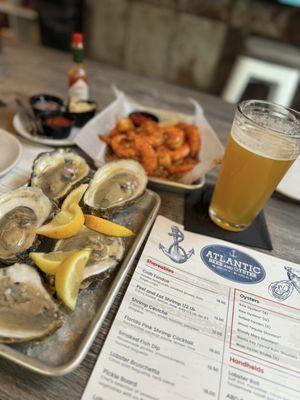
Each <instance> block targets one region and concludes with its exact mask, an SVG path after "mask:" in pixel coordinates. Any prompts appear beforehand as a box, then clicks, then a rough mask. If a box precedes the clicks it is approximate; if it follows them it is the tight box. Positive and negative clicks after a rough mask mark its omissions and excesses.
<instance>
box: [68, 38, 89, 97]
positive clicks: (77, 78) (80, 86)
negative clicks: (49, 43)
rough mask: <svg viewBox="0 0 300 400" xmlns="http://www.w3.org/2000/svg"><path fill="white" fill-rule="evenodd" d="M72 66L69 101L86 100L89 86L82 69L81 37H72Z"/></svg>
mask: <svg viewBox="0 0 300 400" xmlns="http://www.w3.org/2000/svg"><path fill="white" fill-rule="evenodd" d="M72 51H73V65H72V67H71V68H70V70H69V100H70V101H74V100H75V101H76V100H88V99H89V85H88V76H87V73H86V71H85V69H84V67H83V55H84V54H83V51H84V47H83V35H82V33H77V32H76V33H73V35H72Z"/></svg>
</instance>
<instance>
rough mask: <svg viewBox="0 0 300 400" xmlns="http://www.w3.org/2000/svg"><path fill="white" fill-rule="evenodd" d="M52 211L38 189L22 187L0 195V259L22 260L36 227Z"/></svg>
mask: <svg viewBox="0 0 300 400" xmlns="http://www.w3.org/2000/svg"><path fill="white" fill-rule="evenodd" d="M51 212H52V203H51V201H50V200H49V199H48V197H47V196H45V195H44V194H43V192H42V191H41V189H39V188H32V187H22V188H19V189H16V190H14V191H12V192H9V193H6V194H5V195H3V196H1V197H0V262H2V263H4V264H12V263H13V262H15V261H17V260H21V259H22V256H23V255H24V253H25V252H26V251H27V250H28V249H29V248H31V246H32V245H33V244H34V242H35V240H36V233H35V229H36V228H38V227H40V226H41V225H42V224H43V223H44V222H45V220H46V219H47V218H48V217H49V216H50V214H51Z"/></svg>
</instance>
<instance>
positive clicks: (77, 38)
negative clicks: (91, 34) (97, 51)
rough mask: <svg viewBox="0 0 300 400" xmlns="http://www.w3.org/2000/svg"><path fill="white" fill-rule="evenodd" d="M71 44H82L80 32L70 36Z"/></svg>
mask: <svg viewBox="0 0 300 400" xmlns="http://www.w3.org/2000/svg"><path fill="white" fill-rule="evenodd" d="M72 42H75V43H82V42H83V34H82V33H80V32H75V33H73V35H72Z"/></svg>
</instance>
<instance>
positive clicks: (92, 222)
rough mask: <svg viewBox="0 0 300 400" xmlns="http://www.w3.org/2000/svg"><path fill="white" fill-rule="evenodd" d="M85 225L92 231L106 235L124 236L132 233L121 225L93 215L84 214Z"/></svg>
mask: <svg viewBox="0 0 300 400" xmlns="http://www.w3.org/2000/svg"><path fill="white" fill-rule="evenodd" d="M85 225H86V226H87V227H88V228H90V229H93V230H94V231H97V232H100V233H104V235H107V236H119V237H126V236H132V235H134V233H133V232H132V231H131V230H130V229H128V228H126V227H125V226H123V225H119V224H115V223H114V222H111V221H108V220H107V219H104V218H100V217H96V216H95V215H85Z"/></svg>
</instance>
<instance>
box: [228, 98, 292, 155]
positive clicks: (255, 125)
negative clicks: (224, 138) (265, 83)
mask: <svg viewBox="0 0 300 400" xmlns="http://www.w3.org/2000/svg"><path fill="white" fill-rule="evenodd" d="M232 137H233V138H234V139H235V141H236V142H237V143H239V145H240V146H243V147H245V148H246V149H247V150H249V151H252V152H253V153H256V154H259V155H261V156H263V157H268V158H272V159H275V160H294V159H295V158H296V157H297V156H298V155H299V153H300V114H299V113H298V112H297V111H294V110H291V109H288V108H285V107H283V106H279V105H277V104H272V103H268V102H265V101H258V100H248V101H244V102H242V103H240V104H239V105H238V108H237V111H236V114H235V119H234V122H233V127H232Z"/></svg>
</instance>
